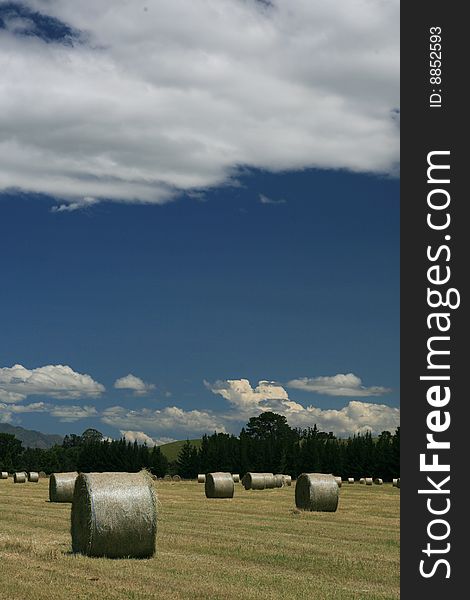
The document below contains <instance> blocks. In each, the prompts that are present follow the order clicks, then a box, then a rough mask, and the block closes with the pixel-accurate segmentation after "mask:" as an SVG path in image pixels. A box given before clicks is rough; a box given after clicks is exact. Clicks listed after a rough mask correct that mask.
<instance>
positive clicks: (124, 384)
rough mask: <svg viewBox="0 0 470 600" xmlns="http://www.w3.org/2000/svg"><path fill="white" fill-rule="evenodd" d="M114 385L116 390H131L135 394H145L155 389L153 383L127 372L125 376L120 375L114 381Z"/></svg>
mask: <svg viewBox="0 0 470 600" xmlns="http://www.w3.org/2000/svg"><path fill="white" fill-rule="evenodd" d="M114 387H115V388H116V389H118V390H132V391H133V392H134V395H135V396H145V394H148V393H149V392H151V391H152V390H154V389H155V385H154V384H153V383H145V381H143V380H142V379H140V377H136V376H135V375H132V374H131V373H129V375H126V376H125V377H120V378H119V379H116V381H115V382H114Z"/></svg>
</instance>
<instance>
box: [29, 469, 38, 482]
mask: <svg viewBox="0 0 470 600" xmlns="http://www.w3.org/2000/svg"><path fill="white" fill-rule="evenodd" d="M28 481H30V482H31V483H37V482H38V481H39V473H36V472H35V471H30V472H29V473H28Z"/></svg>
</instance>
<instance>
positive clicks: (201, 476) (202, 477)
mask: <svg viewBox="0 0 470 600" xmlns="http://www.w3.org/2000/svg"><path fill="white" fill-rule="evenodd" d="M197 482H198V483H206V476H205V475H204V473H199V475H198V476H197Z"/></svg>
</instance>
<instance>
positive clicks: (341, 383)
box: [287, 373, 392, 398]
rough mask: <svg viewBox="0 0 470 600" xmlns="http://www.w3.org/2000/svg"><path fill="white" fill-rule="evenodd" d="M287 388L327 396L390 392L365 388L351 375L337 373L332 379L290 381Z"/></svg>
mask: <svg viewBox="0 0 470 600" xmlns="http://www.w3.org/2000/svg"><path fill="white" fill-rule="evenodd" d="M287 386H288V387H291V388H295V389H298V390H303V391H305V392H315V393H317V394H325V395H327V396H356V397H363V398H364V397H367V396H382V395H383V394H387V393H388V392H391V391H392V390H391V389H390V388H386V387H381V386H371V387H365V386H363V385H362V380H361V379H360V378H359V377H357V375H354V374H353V373H347V374H345V375H343V374H341V373H339V374H338V375H333V376H332V377H301V378H300V379H292V380H291V381H289V382H288V383H287Z"/></svg>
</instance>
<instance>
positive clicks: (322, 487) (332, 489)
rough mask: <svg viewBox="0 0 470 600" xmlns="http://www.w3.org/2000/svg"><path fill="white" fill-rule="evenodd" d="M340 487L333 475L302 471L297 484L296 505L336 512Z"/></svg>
mask: <svg viewBox="0 0 470 600" xmlns="http://www.w3.org/2000/svg"><path fill="white" fill-rule="evenodd" d="M338 499H339V487H338V484H337V483H336V481H335V478H334V477H333V475H325V474H324V473H302V475H299V477H298V478H297V483H296V484H295V505H296V507H297V508H300V509H301V510H310V511H321V512H335V511H336V509H337V508H338Z"/></svg>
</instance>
